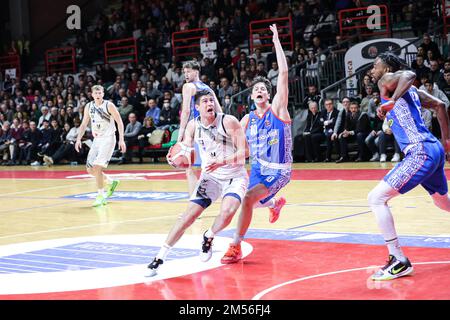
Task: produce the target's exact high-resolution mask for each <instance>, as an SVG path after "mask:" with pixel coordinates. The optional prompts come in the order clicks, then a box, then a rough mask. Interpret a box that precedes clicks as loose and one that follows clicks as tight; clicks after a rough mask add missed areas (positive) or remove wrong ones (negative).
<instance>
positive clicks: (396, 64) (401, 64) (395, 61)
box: [378, 52, 409, 72]
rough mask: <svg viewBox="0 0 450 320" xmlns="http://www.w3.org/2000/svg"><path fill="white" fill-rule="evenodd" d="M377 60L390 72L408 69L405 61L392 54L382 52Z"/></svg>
mask: <svg viewBox="0 0 450 320" xmlns="http://www.w3.org/2000/svg"><path fill="white" fill-rule="evenodd" d="M378 58H379V59H380V60H381V61H383V63H384V64H386V65H387V66H388V67H389V68H390V69H391V72H397V71H399V70H407V69H409V66H408V65H407V64H406V63H405V61H403V60H402V59H400V58H399V57H398V56H397V55H396V54H393V53H392V52H383V53H381V54H379V55H378Z"/></svg>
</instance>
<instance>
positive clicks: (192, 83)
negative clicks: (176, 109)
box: [177, 61, 222, 194]
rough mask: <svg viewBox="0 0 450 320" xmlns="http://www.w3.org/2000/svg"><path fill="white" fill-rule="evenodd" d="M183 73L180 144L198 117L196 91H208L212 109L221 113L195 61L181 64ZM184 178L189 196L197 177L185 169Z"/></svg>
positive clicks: (218, 104) (215, 98)
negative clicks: (186, 131) (211, 98)
mask: <svg viewBox="0 0 450 320" xmlns="http://www.w3.org/2000/svg"><path fill="white" fill-rule="evenodd" d="M183 73H184V77H185V80H186V83H185V84H184V85H183V90H182V95H183V102H182V105H181V115H180V129H179V132H178V141H177V142H182V141H183V139H184V133H185V130H186V126H187V123H188V122H189V120H191V119H194V118H196V117H198V116H199V112H198V110H197V109H196V108H195V95H196V93H197V92H198V91H202V90H208V91H211V92H212V94H213V96H214V107H215V111H216V112H217V113H222V108H221V106H220V103H219V101H218V100H217V97H216V94H215V93H214V91H213V90H212V89H211V88H210V87H209V86H208V85H206V84H205V83H203V82H202V81H200V64H199V63H198V62H197V61H188V62H185V63H184V64H183ZM186 177H187V180H188V188H189V194H192V192H193V191H194V189H195V185H196V184H197V176H196V175H195V173H194V171H193V169H192V167H189V168H187V169H186Z"/></svg>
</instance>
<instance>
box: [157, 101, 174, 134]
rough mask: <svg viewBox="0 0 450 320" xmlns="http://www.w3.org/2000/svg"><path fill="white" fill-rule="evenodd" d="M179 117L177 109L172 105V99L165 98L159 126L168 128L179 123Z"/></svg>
mask: <svg viewBox="0 0 450 320" xmlns="http://www.w3.org/2000/svg"><path fill="white" fill-rule="evenodd" d="M177 118H178V117H177V110H175V109H172V108H171V107H170V100H168V99H166V100H164V101H163V105H162V109H161V112H160V114H159V126H160V127H161V126H162V127H164V128H166V127H168V126H169V125H171V124H176V123H178V119H177Z"/></svg>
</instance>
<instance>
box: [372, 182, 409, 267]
mask: <svg viewBox="0 0 450 320" xmlns="http://www.w3.org/2000/svg"><path fill="white" fill-rule="evenodd" d="M397 195H399V193H398V191H396V190H394V189H393V188H392V187H391V186H389V185H388V184H387V183H386V182H384V181H381V182H380V183H379V184H378V185H377V186H376V187H375V188H374V189H373V190H372V191H370V192H369V195H368V200H369V205H370V208H371V209H372V211H373V212H374V213H375V216H376V219H377V223H378V227H379V229H380V231H381V233H382V235H383V238H384V240H385V242H386V245H387V247H388V250H389V254H391V255H393V256H394V257H396V258H397V259H398V260H400V261H402V262H405V261H406V258H405V255H404V254H403V251H402V249H401V248H400V244H399V241H398V238H397V232H396V230H395V224H394V217H393V216H392V213H391V210H390V209H389V207H388V205H387V202H388V201H389V200H390V199H392V198H393V197H395V196H397Z"/></svg>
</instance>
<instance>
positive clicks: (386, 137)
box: [375, 108, 424, 162]
mask: <svg viewBox="0 0 450 320" xmlns="http://www.w3.org/2000/svg"><path fill="white" fill-rule="evenodd" d="M423 109H424V108H423ZM375 143H377V144H378V148H379V152H380V162H386V148H387V144H388V143H390V144H393V145H394V150H395V153H394V156H393V157H392V159H391V161H392V162H399V161H400V152H401V150H400V147H399V145H398V143H397V141H395V137H394V134H393V133H392V130H391V128H390V127H389V124H388V121H387V118H385V119H384V122H383V127H382V131H381V134H380V135H379V138H378V141H375Z"/></svg>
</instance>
